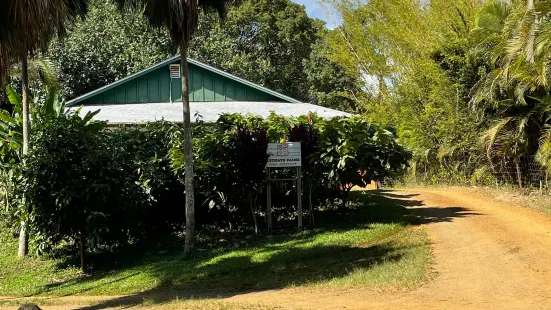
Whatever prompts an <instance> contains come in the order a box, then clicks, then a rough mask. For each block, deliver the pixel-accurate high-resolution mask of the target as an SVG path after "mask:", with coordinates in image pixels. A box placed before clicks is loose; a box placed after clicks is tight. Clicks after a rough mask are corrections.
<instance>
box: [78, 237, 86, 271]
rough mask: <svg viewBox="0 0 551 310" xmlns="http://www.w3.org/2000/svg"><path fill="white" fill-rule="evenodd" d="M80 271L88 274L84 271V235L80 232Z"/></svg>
mask: <svg viewBox="0 0 551 310" xmlns="http://www.w3.org/2000/svg"><path fill="white" fill-rule="evenodd" d="M80 270H81V271H82V273H86V272H88V270H87V269H86V234H85V233H84V232H82V231H81V232H80Z"/></svg>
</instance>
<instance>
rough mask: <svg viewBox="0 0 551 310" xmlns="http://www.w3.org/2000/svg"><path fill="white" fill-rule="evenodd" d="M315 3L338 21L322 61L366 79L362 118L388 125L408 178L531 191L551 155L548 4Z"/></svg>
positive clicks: (492, 0)
mask: <svg viewBox="0 0 551 310" xmlns="http://www.w3.org/2000/svg"><path fill="white" fill-rule="evenodd" d="M323 2H325V3H326V4H327V5H329V6H330V7H332V8H335V12H337V13H336V14H338V15H340V16H342V18H343V23H342V25H340V26H339V27H337V28H336V29H335V30H332V31H330V32H328V34H327V35H326V36H325V41H324V44H325V49H326V50H327V52H326V54H325V56H326V57H327V58H329V59H330V60H331V61H333V62H335V63H337V64H339V66H342V67H343V68H345V69H346V71H347V72H349V73H350V74H352V75H354V74H363V75H365V76H368V77H369V78H367V79H366V83H364V87H363V89H366V90H369V89H371V92H372V94H374V95H375V97H370V98H371V99H369V100H367V101H364V104H363V106H364V107H365V109H366V110H367V114H366V115H367V117H369V118H370V119H371V120H373V121H376V122H378V123H380V124H383V125H384V124H393V125H394V126H395V128H396V129H397V131H398V136H399V137H400V139H401V140H400V141H401V142H402V143H403V144H404V145H405V146H407V147H408V148H409V149H410V150H412V151H413V154H414V157H413V161H412V165H411V166H412V169H411V176H412V177H413V178H414V179H416V180H418V181H423V182H427V183H439V182H444V183H449V182H455V183H460V184H466V183H477V184H481V183H482V184H493V185H495V184H496V183H498V182H507V183H513V184H516V185H517V186H519V187H521V188H523V187H528V186H538V187H539V181H540V180H543V179H545V178H546V177H545V175H546V174H547V172H545V170H546V169H547V168H546V167H548V166H549V165H548V163H549V160H548V159H549V150H550V149H551V148H550V147H549V145H550V144H549V142H548V141H551V140H549V139H548V137H549V136H550V135H549V120H550V117H549V116H550V114H549V111H550V109H549V102H550V101H549V93H550V92H549V90H550V88H549V83H548V78H549V76H548V72H549V62H548V61H547V59H548V58H547V57H548V55H549V52H550V50H551V48H550V47H551V46H550V45H549V41H548V39H547V38H548V35H549V31H550V29H551V28H550V27H549V25H550V24H549V23H550V22H549V14H550V9H551V6H550V4H549V2H547V1H537V0H536V1H520V0H519V1H502V0H486V1H469V0H458V1H447V0H432V1H430V4H427V2H423V1H403V0H391V1H387V0H373V1H369V2H368V3H365V2H363V1H348V0H325V1H323ZM534 159H535V160H536V161H537V163H536V162H535V161H534ZM538 164H539V167H537V165H538ZM528 165H531V166H532V167H534V170H538V169H539V171H536V172H533V171H529V170H528V169H527V166H528ZM533 173H538V176H537V177H532V176H531V175H530V174H533ZM530 181H532V182H533V183H529V182H530Z"/></svg>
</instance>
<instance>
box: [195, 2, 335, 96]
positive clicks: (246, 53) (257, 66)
mask: <svg viewBox="0 0 551 310" xmlns="http://www.w3.org/2000/svg"><path fill="white" fill-rule="evenodd" d="M232 3H233V5H232V6H229V7H228V12H227V16H226V19H225V20H224V24H223V25H219V24H217V23H214V22H213V21H214V19H215V18H216V16H213V15H210V16H209V15H203V16H202V17H201V19H200V22H199V28H198V31H197V35H196V36H195V38H194V39H193V40H192V41H191V42H190V56H191V57H194V58H197V59H198V60H200V61H204V62H206V63H208V64H210V65H212V66H215V67H218V68H220V69H222V70H225V71H227V72H230V73H232V74H235V75H237V76H239V77H242V78H245V79H247V80H250V81H253V82H255V83H258V84H260V85H263V86H266V87H268V88H270V89H273V90H275V91H278V92H281V93H283V94H286V95H288V96H291V97H293V98H297V99H299V100H304V101H307V100H308V99H309V96H308V88H309V83H308V81H307V78H306V74H304V61H305V60H308V59H309V57H310V53H311V51H312V44H313V43H315V42H317V41H319V38H320V37H319V35H318V33H319V31H320V30H321V29H324V28H325V27H324V25H323V22H322V21H320V20H317V19H312V18H310V17H308V15H307V14H306V10H305V8H304V6H302V5H299V4H297V3H294V2H292V1H290V0H239V1H232Z"/></svg>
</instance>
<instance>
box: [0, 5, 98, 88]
mask: <svg viewBox="0 0 551 310" xmlns="http://www.w3.org/2000/svg"><path fill="white" fill-rule="evenodd" d="M88 3H89V0H27V1H20V0H5V1H4V3H3V4H2V10H0V11H1V12H0V84H1V83H3V82H5V80H6V78H7V76H8V73H9V71H10V69H11V64H12V63H14V62H18V61H19V60H20V59H22V58H23V57H28V55H29V53H32V52H34V51H36V50H38V49H45V48H46V47H47V46H48V43H49V41H50V40H51V38H53V37H54V36H56V35H61V34H63V33H64V32H65V23H66V21H67V20H69V19H72V18H74V17H76V16H83V15H84V14H85V13H86V11H87V8H88Z"/></svg>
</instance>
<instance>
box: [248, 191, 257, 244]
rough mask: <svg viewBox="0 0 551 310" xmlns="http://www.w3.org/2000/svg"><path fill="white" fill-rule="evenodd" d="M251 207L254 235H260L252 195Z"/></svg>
mask: <svg viewBox="0 0 551 310" xmlns="http://www.w3.org/2000/svg"><path fill="white" fill-rule="evenodd" d="M249 206H250V207H251V214H252V215H253V221H254V233H255V234H257V235H258V220H257V219H256V212H254V207H253V196H252V194H251V193H249Z"/></svg>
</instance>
